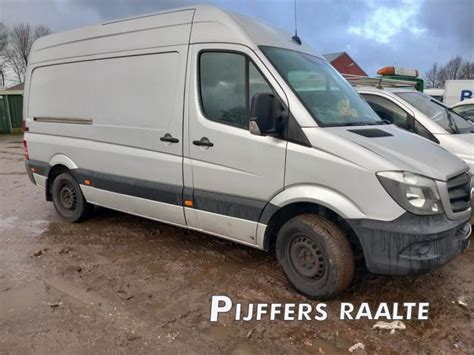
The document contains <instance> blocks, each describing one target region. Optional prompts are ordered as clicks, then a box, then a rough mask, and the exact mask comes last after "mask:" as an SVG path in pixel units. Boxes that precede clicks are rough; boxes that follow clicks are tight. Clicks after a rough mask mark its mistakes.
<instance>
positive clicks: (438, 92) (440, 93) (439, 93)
mask: <svg viewBox="0 0 474 355" xmlns="http://www.w3.org/2000/svg"><path fill="white" fill-rule="evenodd" d="M423 92H424V93H425V94H427V95H430V96H431V97H432V98H433V99H436V100H438V101H439V102H443V98H444V89H425V90H423Z"/></svg>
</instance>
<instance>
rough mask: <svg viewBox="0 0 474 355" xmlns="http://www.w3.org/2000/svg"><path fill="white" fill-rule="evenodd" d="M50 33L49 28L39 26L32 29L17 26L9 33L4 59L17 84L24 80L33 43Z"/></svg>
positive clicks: (25, 25)
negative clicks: (8, 42)
mask: <svg viewBox="0 0 474 355" xmlns="http://www.w3.org/2000/svg"><path fill="white" fill-rule="evenodd" d="M50 33H51V30H50V29H49V27H47V26H44V25H39V26H35V27H32V26H30V25H29V24H24V23H22V24H18V25H15V26H13V28H12V29H11V31H10V44H9V46H8V48H7V51H6V54H5V58H6V63H7V65H8V67H9V68H10V70H11V71H12V72H13V73H14V75H15V77H16V80H17V81H18V82H23V81H24V80H25V72H26V67H27V66H28V58H29V56H30V52H31V47H32V46H33V42H34V41H36V40H37V39H38V38H40V37H43V36H46V35H48V34H50Z"/></svg>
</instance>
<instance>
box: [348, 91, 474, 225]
mask: <svg viewBox="0 0 474 355" xmlns="http://www.w3.org/2000/svg"><path fill="white" fill-rule="evenodd" d="M357 91H358V92H359V93H360V94H361V96H362V97H363V98H364V99H365V100H366V101H367V103H368V104H369V105H370V106H371V107H372V108H373V109H374V111H375V112H376V113H377V114H378V116H379V117H380V118H381V119H383V120H385V121H387V122H390V123H393V124H395V125H396V126H398V127H399V128H402V129H404V130H407V131H409V132H412V133H416V134H418V135H420V136H422V137H424V138H426V139H428V140H430V141H432V142H434V143H436V144H439V145H441V146H442V147H443V148H445V149H447V150H449V151H451V152H452V153H454V154H456V155H457V156H458V157H460V158H461V159H463V160H464V161H465V162H466V163H467V165H469V168H470V171H471V174H473V173H474V125H473V124H472V123H471V122H470V121H468V120H466V119H465V118H463V117H462V116H460V115H459V114H457V113H456V112H454V111H453V110H451V109H450V108H448V107H447V106H445V105H444V104H443V103H441V102H439V101H437V100H435V99H433V98H432V97H430V96H429V95H426V94H424V93H421V92H419V91H416V90H410V89H406V88H399V87H380V86H378V87H376V86H357ZM473 186H474V183H473ZM473 193H474V192H473ZM473 221H474V219H473Z"/></svg>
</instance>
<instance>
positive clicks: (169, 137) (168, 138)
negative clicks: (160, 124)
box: [160, 133, 179, 143]
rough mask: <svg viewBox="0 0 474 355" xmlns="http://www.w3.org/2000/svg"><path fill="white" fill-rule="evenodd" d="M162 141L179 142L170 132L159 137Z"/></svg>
mask: <svg viewBox="0 0 474 355" xmlns="http://www.w3.org/2000/svg"><path fill="white" fill-rule="evenodd" d="M160 141H162V142H169V143H179V139H178V138H174V137H173V136H172V135H171V134H169V133H166V134H165V135H164V136H163V137H161V138H160Z"/></svg>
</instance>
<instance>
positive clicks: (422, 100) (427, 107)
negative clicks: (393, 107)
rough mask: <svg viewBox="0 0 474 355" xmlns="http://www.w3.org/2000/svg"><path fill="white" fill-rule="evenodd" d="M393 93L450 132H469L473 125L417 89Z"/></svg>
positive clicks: (473, 128)
mask: <svg viewBox="0 0 474 355" xmlns="http://www.w3.org/2000/svg"><path fill="white" fill-rule="evenodd" d="M395 95H397V96H399V97H401V98H402V99H403V100H405V101H407V102H408V103H409V104H411V105H412V106H413V107H415V108H416V109H417V110H419V111H421V112H422V113H423V114H425V115H426V116H428V117H429V118H431V119H432V120H433V121H434V122H436V123H437V124H439V125H440V126H441V127H443V128H444V129H445V130H447V131H448V132H450V133H453V134H456V133H469V132H472V131H474V126H473V125H472V124H471V123H470V122H469V121H468V120H466V119H465V118H463V117H461V116H459V114H457V113H456V112H454V111H453V110H451V109H450V108H448V107H446V106H444V105H443V104H442V103H441V102H439V101H437V100H435V99H433V98H432V97H431V96H428V95H426V94H423V93H421V92H419V91H407V92H396V93H395Z"/></svg>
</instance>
